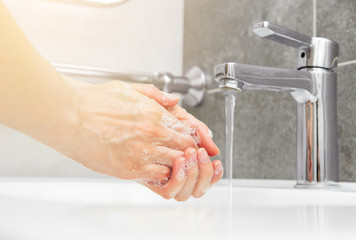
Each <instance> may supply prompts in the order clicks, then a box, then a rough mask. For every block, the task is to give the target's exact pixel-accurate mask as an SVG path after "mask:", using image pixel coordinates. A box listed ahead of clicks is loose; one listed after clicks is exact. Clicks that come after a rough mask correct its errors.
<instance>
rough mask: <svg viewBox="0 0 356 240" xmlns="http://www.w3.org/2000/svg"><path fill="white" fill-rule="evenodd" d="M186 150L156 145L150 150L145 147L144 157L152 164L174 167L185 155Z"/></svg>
mask: <svg viewBox="0 0 356 240" xmlns="http://www.w3.org/2000/svg"><path fill="white" fill-rule="evenodd" d="M183 154H184V152H183V151H178V150H175V149H171V148H168V147H163V146H156V147H155V148H152V149H150V150H148V149H145V150H143V152H142V159H143V160H144V161H146V162H148V163H151V164H158V165H163V166H167V167H169V168H172V167H173V163H174V162H175V161H176V160H177V159H178V158H182V157H183Z"/></svg>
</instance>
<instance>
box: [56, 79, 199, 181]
mask: <svg viewBox="0 0 356 240" xmlns="http://www.w3.org/2000/svg"><path fill="white" fill-rule="evenodd" d="M71 82H72V83H73V80H71ZM72 86H73V94H72V95H73V103H74V109H75V114H74V118H73V119H74V124H72V126H73V127H72V128H71V129H65V130H64V131H63V134H65V135H67V136H68V138H67V141H65V142H64V143H63V145H64V146H60V147H58V148H57V150H59V151H60V152H62V153H64V154H65V155H67V156H69V157H71V158H72V159H74V160H76V161H78V162H79V163H81V164H83V165H84V166H86V167H88V168H90V169H92V170H94V171H97V172H100V173H103V174H106V175H110V176H115V177H118V178H121V179H145V180H149V181H161V180H164V179H167V178H169V177H170V175H171V168H172V167H173V164H174V162H175V160H176V159H179V158H181V157H183V152H184V151H185V150H186V149H188V148H194V149H197V145H196V142H195V141H194V140H193V138H192V137H191V136H190V135H189V131H187V129H186V127H185V126H184V125H183V124H181V123H180V122H179V121H178V120H177V119H176V118H174V117H173V116H172V115H171V114H170V113H169V112H168V111H167V110H166V109H165V108H164V107H162V106H161V105H160V104H158V103H157V102H156V101H155V100H153V99H151V98H149V97H147V96H145V95H143V94H141V93H139V92H138V91H136V90H135V89H134V88H133V87H132V86H131V85H130V84H126V83H123V82H119V81H114V82H108V83H104V84H95V85H94V84H83V83H79V84H78V82H74V84H72ZM164 125H166V126H164Z"/></svg>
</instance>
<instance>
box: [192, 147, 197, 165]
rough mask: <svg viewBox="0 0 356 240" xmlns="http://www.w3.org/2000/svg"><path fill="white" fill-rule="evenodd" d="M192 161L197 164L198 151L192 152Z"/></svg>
mask: <svg viewBox="0 0 356 240" xmlns="http://www.w3.org/2000/svg"><path fill="white" fill-rule="evenodd" d="M190 154H191V155H190V161H192V162H193V163H197V161H198V160H197V154H196V150H195V149H193V151H190Z"/></svg>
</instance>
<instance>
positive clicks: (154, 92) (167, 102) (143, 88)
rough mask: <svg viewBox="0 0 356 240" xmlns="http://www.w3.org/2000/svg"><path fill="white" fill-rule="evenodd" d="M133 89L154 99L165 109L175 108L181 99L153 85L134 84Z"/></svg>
mask: <svg viewBox="0 0 356 240" xmlns="http://www.w3.org/2000/svg"><path fill="white" fill-rule="evenodd" d="M133 87H134V89H135V90H136V91H138V92H139V93H141V94H143V95H145V96H147V97H149V98H152V99H154V100H155V101H156V102H157V103H159V104H160V105H162V106H163V107H165V108H170V107H173V106H175V105H176V104H177V103H178V101H179V97H178V96H177V95H174V94H169V93H166V92H163V91H160V90H159V89H158V88H156V87H155V86H153V85H152V84H133Z"/></svg>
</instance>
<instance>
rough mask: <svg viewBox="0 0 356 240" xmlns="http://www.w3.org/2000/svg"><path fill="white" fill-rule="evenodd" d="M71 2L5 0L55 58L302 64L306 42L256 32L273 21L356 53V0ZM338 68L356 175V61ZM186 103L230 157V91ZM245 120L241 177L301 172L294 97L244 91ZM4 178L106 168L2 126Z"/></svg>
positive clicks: (174, 65) (239, 124)
mask: <svg viewBox="0 0 356 240" xmlns="http://www.w3.org/2000/svg"><path fill="white" fill-rule="evenodd" d="M66 2H67V3H61V2H60V1H58V2H54V1H43V0H4V3H5V5H6V6H7V7H8V8H9V10H10V11H11V13H12V14H13V16H14V17H15V19H16V20H17V22H18V23H19V25H20V26H21V27H22V29H23V30H24V32H25V34H26V35H27V36H28V38H29V39H30V41H31V42H32V43H33V45H34V46H35V47H36V49H37V50H38V51H39V52H40V53H41V54H42V55H43V56H44V57H45V58H46V59H48V60H49V61H51V62H59V63H66V64H78V65H88V66H94V67H103V68H113V69H122V68H124V69H133V70H142V71H167V72H171V73H173V74H176V75H181V74H182V73H183V72H185V71H186V70H188V69H189V68H190V67H191V66H193V65H199V66H201V67H203V68H204V69H205V71H206V72H207V73H209V74H211V75H213V69H214V66H215V65H216V64H218V63H222V62H227V61H235V62H239V63H246V64H255V65H264V66H274V67H284V68H295V67H296V60H297V50H295V49H292V48H289V47H286V46H282V45H280V44H277V43H275V42H272V41H269V40H266V39H261V38H259V37H258V36H257V35H255V34H253V31H252V27H253V25H254V24H255V23H257V22H260V21H263V20H268V21H270V22H272V23H275V24H278V25H281V26H284V27H286V28H289V29H292V30H295V31H298V32H301V33H304V34H306V35H311V36H313V35H315V34H316V36H320V37H326V38H330V39H333V40H335V41H337V42H338V43H339V44H340V58H339V62H346V61H349V60H355V59H356V15H355V14H354V13H355V12H356V1H353V0H322V1H321V0H318V1H317V0H265V1H259V0H219V1H216V0H194V1H188V0H186V1H184V0H170V1H166V0H129V1H127V2H125V3H123V4H121V5H118V6H115V7H110V8H97V7H92V6H83V5H72V4H68V2H70V1H66ZM315 3H316V5H315ZM315 6H316V8H315ZM336 72H337V74H338V81H339V82H338V121H339V123H338V125H339V127H338V131H339V132H338V134H339V140H338V141H339V166H340V170H339V171H340V181H356V94H354V90H353V87H355V86H356V84H355V77H354V76H355V75H356V64H351V65H347V66H342V67H339V68H337V69H336ZM215 87H216V84H215V83H214V84H213V85H212V86H210V88H215ZM185 107H186V108H187V110H188V111H189V112H190V113H192V114H193V115H195V116H196V117H197V118H199V119H201V120H202V121H204V122H205V123H206V124H207V125H208V126H209V127H210V129H211V130H212V131H213V133H214V140H215V141H216V143H217V144H218V146H219V147H220V149H221V154H220V156H218V158H219V159H221V160H224V151H225V114H224V99H223V96H222V94H221V93H215V94H210V95H207V96H206V98H205V100H204V102H203V104H202V105H200V106H199V107H196V108H189V107H187V106H185ZM282 109H283V111H282ZM235 129H236V130H235V149H234V159H235V161H234V177H236V178H266V179H295V174H296V106H295V102H294V100H293V98H292V97H290V96H289V95H288V94H286V93H273V92H261V91H259V92H257V91H244V92H243V93H242V94H241V95H240V96H239V97H238V99H237V103H236V114H235ZM223 162H224V161H223ZM0 177H105V176H103V175H101V174H98V173H95V172H92V171H90V170H87V169H86V168H84V167H83V166H81V165H80V164H78V163H76V162H74V161H73V160H70V159H68V158H66V157H64V156H62V155H60V154H58V153H57V152H55V151H54V150H52V149H50V148H48V147H46V146H44V145H42V144H41V143H39V142H37V141H35V140H32V139H30V138H28V137H27V136H25V135H23V134H21V133H18V132H16V131H14V130H11V129H9V128H7V127H5V126H2V125H0Z"/></svg>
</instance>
